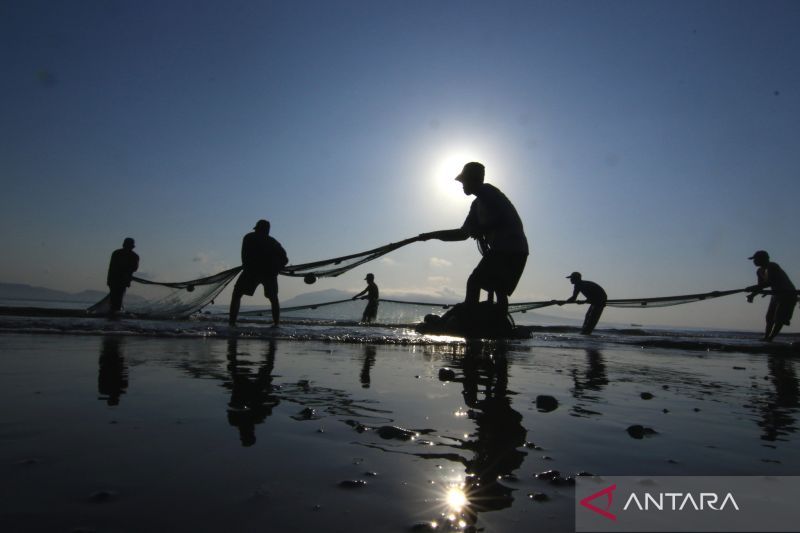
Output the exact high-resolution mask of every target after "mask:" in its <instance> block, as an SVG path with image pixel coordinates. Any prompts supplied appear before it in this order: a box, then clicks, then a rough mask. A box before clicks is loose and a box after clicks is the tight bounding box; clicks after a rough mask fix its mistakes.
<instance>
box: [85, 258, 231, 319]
mask: <svg viewBox="0 0 800 533" xmlns="http://www.w3.org/2000/svg"><path fill="white" fill-rule="evenodd" d="M241 270H242V267H236V268H231V269H230V270H226V271H224V272H220V273H219V274H215V275H213V276H208V277H205V278H199V279H194V280H191V281H180V282H174V283H166V282H156V281H150V280H146V279H142V278H137V277H134V278H133V280H132V283H131V286H130V288H129V289H128V290H127V291H126V293H125V312H127V313H132V314H135V315H138V316H145V317H152V318H182V317H186V316H189V315H192V314H194V313H196V312H198V311H200V310H201V309H202V308H203V307H205V306H207V305H208V304H210V303H212V302H213V301H214V298H216V297H217V296H218V295H219V293H221V292H222V291H223V289H225V287H226V286H227V285H228V283H230V282H231V280H233V278H235V277H236V275H237V274H239V272H240V271H241ZM110 310H111V301H110V297H109V296H106V297H105V298H103V299H102V300H100V301H99V302H97V303H96V304H94V305H93V306H91V307H90V308H89V309H88V312H89V313H92V314H107V313H108V312H109V311H110Z"/></svg>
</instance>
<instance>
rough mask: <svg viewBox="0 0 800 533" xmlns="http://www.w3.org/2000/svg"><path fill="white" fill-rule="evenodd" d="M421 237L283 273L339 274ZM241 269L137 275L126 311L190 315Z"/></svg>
mask: <svg viewBox="0 0 800 533" xmlns="http://www.w3.org/2000/svg"><path fill="white" fill-rule="evenodd" d="M417 240H419V239H418V238H417V237H412V238H410V239H405V240H403V241H399V242H394V243H390V244H387V245H384V246H381V247H379V248H374V249H372V250H367V251H365V252H360V253H356V254H351V255H346V256H343V257H335V258H333V259H325V260H322V261H314V262H311V263H303V264H298V265H287V266H286V267H284V268H283V269H282V270H281V271H280V273H281V274H282V275H284V276H293V277H302V278H304V280H305V282H306V283H309V284H311V283H314V282H315V281H316V280H317V278H323V277H335V276H338V275H340V274H343V273H345V272H347V271H348V270H351V269H353V268H355V267H357V266H359V265H363V264H364V263H367V262H369V261H373V260H375V259H378V258H379V257H381V256H383V255H385V254H388V253H389V252H391V251H393V250H396V249H398V248H400V247H402V246H405V245H407V244H411V243H412V242H416V241H417ZM241 270H242V267H241V266H238V267H236V268H231V269H230V270H226V271H224V272H220V273H219V274H215V275H213V276H208V277H205V278H199V279H193V280H190V281H180V282H158V281H151V280H146V279H142V278H138V277H135V276H134V278H133V280H132V283H131V286H130V288H129V289H128V290H127V291H126V293H125V299H124V305H125V312H126V313H131V314H134V315H137V316H141V317H148V318H183V317H187V316H190V315H192V314H194V313H197V312H198V311H200V310H201V309H203V308H204V307H205V306H207V305H209V304H210V303H213V301H214V299H215V298H216V297H217V296H218V295H219V294H220V293H221V292H222V291H223V290H224V289H225V287H226V286H227V285H228V284H229V283H230V282H231V281H233V279H234V278H235V277H236V275H237V274H239V272H241ZM110 304H111V302H110V296H106V297H105V298H103V299H102V300H100V301H99V302H97V303H96V304H94V305H93V306H91V307H90V308H89V309H88V310H87V311H88V312H89V313H91V314H108V313H109V312H110V310H111V305H110ZM321 305H331V304H330V303H328V304H321ZM282 311H284V312H286V311H289V310H288V309H287V310H282Z"/></svg>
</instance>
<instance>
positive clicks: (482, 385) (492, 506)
mask: <svg viewBox="0 0 800 533" xmlns="http://www.w3.org/2000/svg"><path fill="white" fill-rule="evenodd" d="M452 366H453V369H456V370H461V374H462V375H461V376H460V377H459V376H458V374H457V372H454V373H450V372H440V379H444V380H446V381H453V382H459V383H461V385H462V388H463V390H462V395H463V397H464V402H465V403H466V405H467V407H468V408H469V411H468V413H467V414H468V416H469V418H470V419H471V420H474V421H475V432H473V433H472V434H470V435H468V436H467V438H466V439H465V440H463V441H462V442H461V443H460V445H458V446H456V448H458V449H461V450H465V451H470V452H472V457H471V458H464V457H462V456H460V455H458V456H457V457H458V459H457V460H458V461H459V462H460V463H462V464H463V465H464V467H465V473H466V479H465V481H464V485H463V493H464V497H465V499H466V502H467V503H466V505H464V506H463V510H462V512H461V516H462V517H463V518H464V519H466V520H467V522H468V523H470V524H474V523H475V522H476V521H477V517H478V514H479V513H481V512H485V511H496V510H500V509H505V508H506V507H510V506H511V504H512V502H513V501H514V497H513V494H512V493H513V492H514V490H515V489H512V488H509V487H508V486H506V485H504V484H503V483H502V479H503V478H504V477H508V476H513V473H514V472H515V471H516V470H517V469H519V468H520V466H522V463H523V461H524V460H525V457H526V455H527V454H526V452H524V451H521V450H520V448H522V447H523V446H524V444H525V437H526V435H527V430H526V429H525V428H524V427H523V425H522V415H521V414H520V413H519V412H518V411H516V410H514V409H513V408H512V407H511V396H513V395H514V394H515V393H514V392H513V391H510V390H508V366H509V362H508V358H507V349H506V347H505V345H504V344H502V343H501V344H496V345H494V344H485V345H484V344H468V345H467V347H466V349H465V351H464V354H463V356H457V357H454V358H453V359H452ZM420 456H421V457H426V455H425V454H421V455H420ZM430 457H434V456H430ZM441 457H442V456H441V455H440V456H438V458H441ZM450 490H452V488H451V489H450ZM448 494H450V493H448ZM447 499H448V500H449V499H450V497H449V496H448V498H447ZM451 518H452V517H451ZM458 520H460V519H458V518H456V523H455V524H454V525H455V526H456V527H463V526H462V525H460V524H458V523H457V521H458ZM451 525H452V524H451Z"/></svg>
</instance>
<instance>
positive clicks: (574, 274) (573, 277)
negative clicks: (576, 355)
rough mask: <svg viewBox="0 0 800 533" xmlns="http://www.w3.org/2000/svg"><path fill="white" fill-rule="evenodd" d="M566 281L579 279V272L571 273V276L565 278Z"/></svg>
mask: <svg viewBox="0 0 800 533" xmlns="http://www.w3.org/2000/svg"><path fill="white" fill-rule="evenodd" d="M567 279H581V273H580V272H573V273H572V274H570V275H569V276H567Z"/></svg>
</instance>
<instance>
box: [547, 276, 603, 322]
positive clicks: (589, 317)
mask: <svg viewBox="0 0 800 533" xmlns="http://www.w3.org/2000/svg"><path fill="white" fill-rule="evenodd" d="M567 279H569V281H570V282H571V283H572V284H573V285H575V290H574V291H573V292H572V296H570V297H569V298H568V299H567V300H565V301H564V302H563V303H565V304H568V303H572V302H574V301H575V300H577V299H578V294H583V295H584V296H585V297H586V301H587V302H589V310H588V311H586V316H585V317H584V319H583V327H582V328H581V333H582V334H583V335H591V334H592V331H594V327H595V326H596V325H597V322H598V321H599V320H600V315H602V314H603V309H605V307H606V301H607V300H608V296H607V295H606V291H604V290H603V287H601V286H600V285H598V284H597V283H595V282H594V281H589V280H585V279H581V273H580V272H573V273H572V274H570V275H569V276H567ZM559 305H562V304H559Z"/></svg>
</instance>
